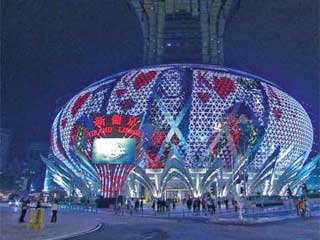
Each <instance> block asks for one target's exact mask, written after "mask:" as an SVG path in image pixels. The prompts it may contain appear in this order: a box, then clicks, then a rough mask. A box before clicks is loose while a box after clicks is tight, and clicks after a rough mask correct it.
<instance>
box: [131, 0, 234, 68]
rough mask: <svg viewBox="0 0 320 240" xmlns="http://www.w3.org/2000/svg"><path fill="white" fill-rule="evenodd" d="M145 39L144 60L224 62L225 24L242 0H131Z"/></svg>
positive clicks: (147, 62)
mask: <svg viewBox="0 0 320 240" xmlns="http://www.w3.org/2000/svg"><path fill="white" fill-rule="evenodd" d="M128 1H129V2H130V3H131V6H132V7H133V9H134V10H135V12H136V14H137V16H138V18H139V21H140V25H141V28H142V33H143V38H144V55H143V62H144V64H146V65H150V64H159V63H182V62H184V63H186V62H192V63H211V64H217V65H223V60H224V55H223V38H224V32H225V27H226V24H227V22H228V20H229V19H230V17H231V15H232V10H233V9H235V8H236V6H237V5H238V4H239V1H238V0H201V1H198V0H156V1H155V0H128Z"/></svg>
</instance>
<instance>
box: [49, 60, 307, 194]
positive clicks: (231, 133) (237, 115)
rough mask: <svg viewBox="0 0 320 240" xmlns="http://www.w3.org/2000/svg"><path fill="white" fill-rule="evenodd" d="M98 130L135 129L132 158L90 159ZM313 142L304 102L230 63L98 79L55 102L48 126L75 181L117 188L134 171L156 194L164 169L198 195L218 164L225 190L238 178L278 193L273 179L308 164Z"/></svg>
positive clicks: (129, 133)
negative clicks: (156, 176)
mask: <svg viewBox="0 0 320 240" xmlns="http://www.w3.org/2000/svg"><path fill="white" fill-rule="evenodd" d="M99 138H102V139H104V138H107V139H112V138H134V139H135V157H134V161H133V162H131V163H128V162H124V163H119V162H117V163H116V164H110V163H103V162H100V163H97V162H96V161H92V156H93V145H94V144H93V143H94V141H95V139H99ZM312 141H313V131H312V126H311V122H310V119H309V117H308V115H307V113H306V112H305V110H304V109H303V107H302V106H301V105H300V104H299V103H298V102H297V101H295V100H294V99H293V98H291V97H290V96H288V95H287V94H286V93H284V92H283V91H281V90H279V89H278V88H277V87H276V86H274V85H273V84H271V83H269V82H268V81H266V80H264V79H261V78H259V77H257V76H253V75H250V74H247V73H244V72H240V71H236V70H231V69H227V68H222V67H216V66H211V65H192V64H180V65H161V66H154V67H146V68H141V69H134V70H130V71H126V72H122V73H119V74H117V75H114V76H111V77H109V78H106V79H102V80H100V81H98V82H96V83H94V84H92V85H90V86H89V87H87V88H85V89H84V90H83V91H81V92H80V93H78V94H77V95H75V96H74V97H73V98H72V99H71V100H70V101H69V102H68V103H67V104H66V105H65V106H64V107H63V108H62V109H61V111H60V112H59V113H58V115H57V117H56V119H55V120H54V123H53V127H52V131H51V146H52V151H53V153H54V155H55V159H56V164H57V165H61V166H62V165H63V168H64V170H65V172H68V171H70V172H72V175H74V176H77V179H78V180H77V181H83V182H84V184H78V185H77V186H82V188H86V186H87V188H89V189H91V190H93V189H97V188H98V187H97V186H99V188H100V191H101V194H102V195H103V196H105V197H112V196H114V195H115V194H121V193H122V190H123V185H124V183H125V181H126V179H127V176H128V174H129V173H130V172H131V173H132V174H136V175H137V176H138V175H139V176H140V179H141V181H142V182H144V185H145V186H147V187H148V188H149V189H150V190H151V192H152V193H153V194H154V195H157V194H161V192H162V191H163V190H164V189H163V186H161V183H162V182H165V181H166V180H165V179H168V176H169V175H170V174H173V172H175V171H171V170H170V169H169V168H171V169H176V170H177V171H176V174H177V176H178V175H179V176H180V177H182V178H183V179H185V181H186V182H187V183H188V186H190V191H191V192H197V193H198V194H199V193H202V192H204V191H205V187H206V186H208V184H209V182H211V181H213V179H214V178H216V177H213V176H215V174H216V173H218V171H217V170H219V172H220V177H221V174H222V175H223V176H224V177H223V179H224V180H223V184H222V183H221V184H220V185H221V186H220V190H219V191H220V193H221V194H227V193H228V192H229V191H230V189H231V186H232V185H234V184H235V183H241V182H246V188H247V193H253V192H254V191H257V189H260V190H261V191H264V193H266V194H273V193H279V192H280V191H281V190H282V189H283V188H284V187H285V186H284V184H282V185H281V183H283V181H278V179H281V176H284V174H285V173H286V170H287V169H288V168H289V167H290V165H291V164H293V163H294V164H297V165H299V166H302V165H303V164H304V162H305V160H306V158H307V157H308V154H309V152H310V149H311V145H312ZM123 151H124V150H123V149H122V148H121V149H120V150H117V151H116V150H115V152H116V153H119V154H120V153H123ZM116 153H112V154H116ZM123 154H124V153H123ZM173 159H175V160H174V161H175V162H173ZM297 159H298V161H297ZM139 169H140V170H139ZM197 170H201V171H203V174H202V175H200V178H199V179H198V180H197V181H198V182H200V183H195V180H194V177H192V172H194V171H197ZM220 170H221V171H220ZM139 171H140V173H138V172H139ZM148 171H149V172H150V171H151V172H152V171H156V172H157V171H158V172H159V171H160V172H161V173H162V176H161V179H159V181H160V183H155V182H154V181H150V179H149V180H148V179H143V178H149V177H148V174H143V173H141V172H144V173H146V172H148ZM211 173H212V174H211ZM230 173H231V174H230ZM232 173H233V174H232ZM79 179H80V180H79ZM221 179H222V177H221ZM89 183H90V186H89ZM279 184H280V185H281V186H280V185H279ZM80 188H81V187H79V191H80V192H81V191H83V192H85V191H86V190H84V189H80Z"/></svg>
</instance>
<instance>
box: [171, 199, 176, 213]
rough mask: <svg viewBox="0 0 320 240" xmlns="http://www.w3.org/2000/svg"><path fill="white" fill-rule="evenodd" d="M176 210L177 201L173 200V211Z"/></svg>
mask: <svg viewBox="0 0 320 240" xmlns="http://www.w3.org/2000/svg"><path fill="white" fill-rule="evenodd" d="M174 210H176V201H175V200H174V199H173V201H172V211H174Z"/></svg>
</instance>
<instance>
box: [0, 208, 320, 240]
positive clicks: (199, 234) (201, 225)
mask: <svg viewBox="0 0 320 240" xmlns="http://www.w3.org/2000/svg"><path fill="white" fill-rule="evenodd" d="M0 209H1V240H7V239H8V240H19V239H47V240H49V239H79V240H82V239H83V240H84V239H104V240H109V239H110V240H112V239H117V240H122V239H130V240H132V239H145V240H147V239H183V240H188V239H190V240H192V239H197V240H200V239H201V240H202V239H235V238H237V239H297V240H298V239H301V240H302V239H303V240H307V239H312V240H314V239H315V240H316V239H320V214H319V211H315V212H314V213H313V215H312V216H311V217H306V218H297V217H296V216H295V215H294V214H288V213H281V212H274V213H269V214H267V215H265V216H261V215H257V217H256V218H252V219H251V220H250V221H248V220H247V221H243V222H240V221H239V220H238V219H237V215H236V214H234V213H233V212H232V211H230V212H226V211H224V210H221V212H218V213H217V214H216V215H214V216H208V215H206V214H193V213H192V212H190V213H188V212H186V213H185V216H184V217H182V216H181V214H179V212H176V213H172V214H168V213H162V214H156V215H155V214H154V213H152V211H151V209H149V208H147V209H145V211H144V214H142V213H141V212H136V213H135V212H134V213H133V215H130V214H128V213H125V214H124V215H115V213H114V212H113V211H112V210H99V211H98V212H97V213H88V212H74V211H60V212H59V214H58V222H57V223H56V224H52V223H49V218H50V211H49V209H47V210H46V211H45V221H44V222H45V225H44V228H43V229H41V230H30V229H27V224H25V223H23V224H20V223H18V221H17V220H18V217H19V213H20V212H19V211H20V210H19V209H15V208H9V207H4V206H2V207H1V208H0ZM180 210H181V209H180ZM254 219H255V220H254ZM26 220H28V219H26ZM98 224H100V226H101V227H100V228H99V229H98V230H97V231H94V232H91V233H87V234H84V235H79V236H74V235H77V234H80V233H85V232H88V231H90V230H92V229H95V228H96V226H97V225H98ZM71 236H73V237H71Z"/></svg>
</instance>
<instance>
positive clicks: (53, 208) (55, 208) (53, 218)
mask: <svg viewBox="0 0 320 240" xmlns="http://www.w3.org/2000/svg"><path fill="white" fill-rule="evenodd" d="M58 204H59V202H58V200H57V199H55V200H54V203H53V204H52V206H51V222H52V223H56V222H57V213H58V207H59V205H58Z"/></svg>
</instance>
